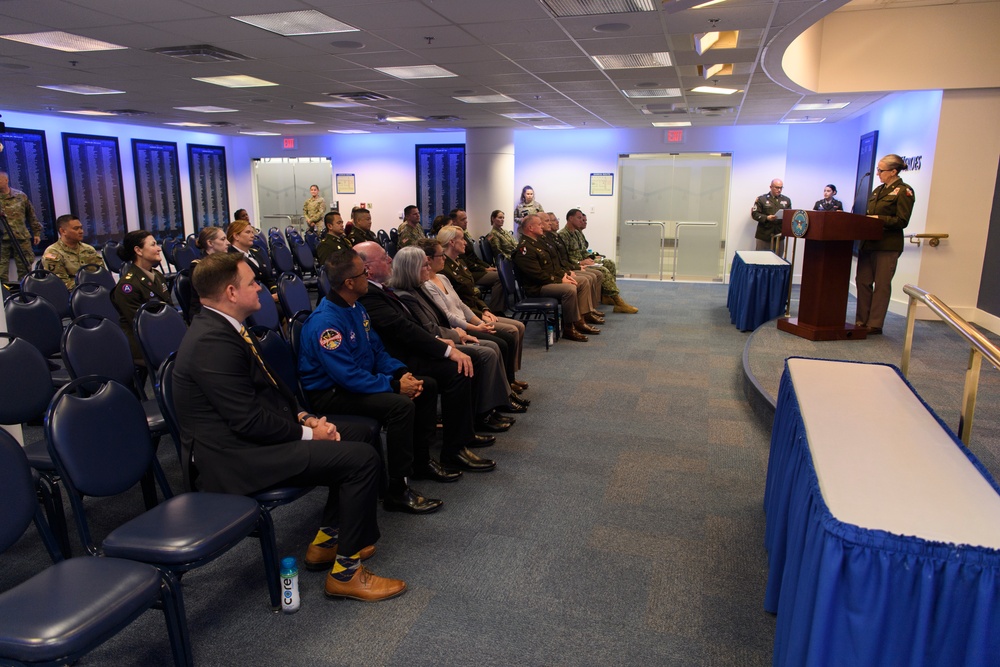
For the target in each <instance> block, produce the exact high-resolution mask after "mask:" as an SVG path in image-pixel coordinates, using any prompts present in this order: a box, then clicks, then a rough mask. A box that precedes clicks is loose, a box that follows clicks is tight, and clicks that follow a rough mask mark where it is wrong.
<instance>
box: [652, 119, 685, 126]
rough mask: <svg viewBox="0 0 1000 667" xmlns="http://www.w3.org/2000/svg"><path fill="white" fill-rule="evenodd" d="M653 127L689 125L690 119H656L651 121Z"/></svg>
mask: <svg viewBox="0 0 1000 667" xmlns="http://www.w3.org/2000/svg"><path fill="white" fill-rule="evenodd" d="M653 127H691V121H689V120H671V121H657V122H654V123H653Z"/></svg>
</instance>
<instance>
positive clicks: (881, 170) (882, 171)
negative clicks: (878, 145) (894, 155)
mask: <svg viewBox="0 0 1000 667" xmlns="http://www.w3.org/2000/svg"><path fill="white" fill-rule="evenodd" d="M887 171H892V169H878V168H876V169H875V173H876V174H884V173H885V172H887Z"/></svg>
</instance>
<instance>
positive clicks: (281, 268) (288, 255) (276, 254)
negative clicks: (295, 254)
mask: <svg viewBox="0 0 1000 667" xmlns="http://www.w3.org/2000/svg"><path fill="white" fill-rule="evenodd" d="M271 266H272V267H274V271H275V273H276V274H277V275H279V276H280V275H281V274H282V273H295V260H294V259H293V258H292V251H291V250H289V249H288V246H286V245H285V244H284V243H280V244H279V243H272V244H271Z"/></svg>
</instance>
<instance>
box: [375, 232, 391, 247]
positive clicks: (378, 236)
mask: <svg viewBox="0 0 1000 667" xmlns="http://www.w3.org/2000/svg"><path fill="white" fill-rule="evenodd" d="M375 240H377V241H378V244H379V245H380V246H382V247H383V248H384V247H385V244H387V243H388V242H389V235H388V234H386V233H385V230H384V229H380V230H378V231H377V232H376V233H375Z"/></svg>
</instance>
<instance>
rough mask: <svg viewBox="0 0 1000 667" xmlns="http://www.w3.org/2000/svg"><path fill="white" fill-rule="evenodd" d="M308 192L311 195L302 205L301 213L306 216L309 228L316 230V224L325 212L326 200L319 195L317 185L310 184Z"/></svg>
mask: <svg viewBox="0 0 1000 667" xmlns="http://www.w3.org/2000/svg"><path fill="white" fill-rule="evenodd" d="M309 194H310V195H311V196H310V197H309V199H307V200H306V203H305V204H303V205H302V215H304V216H305V217H306V222H308V223H309V229H311V230H313V231H316V225H318V224H319V221H320V220H322V219H323V215H324V214H325V213H326V200H324V199H323V198H322V197H320V196H319V186H318V185H310V186H309Z"/></svg>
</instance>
